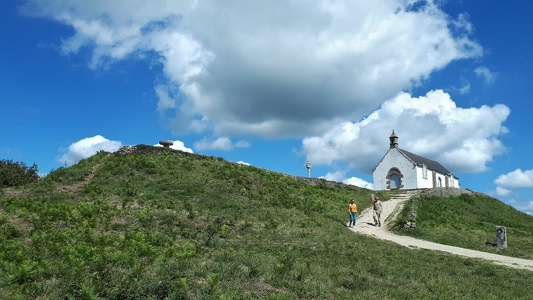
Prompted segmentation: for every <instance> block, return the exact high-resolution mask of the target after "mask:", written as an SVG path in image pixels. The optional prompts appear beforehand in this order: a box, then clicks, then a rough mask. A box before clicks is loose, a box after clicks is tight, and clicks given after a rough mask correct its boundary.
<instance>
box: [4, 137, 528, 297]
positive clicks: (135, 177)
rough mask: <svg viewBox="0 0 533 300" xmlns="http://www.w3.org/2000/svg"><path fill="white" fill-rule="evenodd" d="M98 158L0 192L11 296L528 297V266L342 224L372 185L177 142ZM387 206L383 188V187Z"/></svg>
mask: <svg viewBox="0 0 533 300" xmlns="http://www.w3.org/2000/svg"><path fill="white" fill-rule="evenodd" d="M130 150H132V151H130V152H128V153H125V152H123V153H116V154H109V153H105V152H100V153H98V154H97V155H95V156H93V157H91V158H88V159H85V160H83V161H81V162H80V163H78V164H76V165H74V166H72V167H69V168H61V169H58V170H56V171H54V172H52V173H50V174H49V175H48V176H46V177H45V178H42V179H40V180H39V181H38V182H36V183H32V184H29V185H25V186H23V187H18V188H8V189H5V190H4V193H3V195H2V196H0V213H1V216H0V295H2V296H3V297H4V298H6V299H259V298H260V299H350V298H367V299H378V298H379V299H441V298H446V299H472V298H489V299H492V298H512V299H520V298H523V299H526V298H529V297H530V291H529V285H530V284H531V272H530V271H523V270H515V269H510V268H506V267H501V266H496V265H493V264H490V263H489V262H485V261H481V260H474V259H468V258H461V257H457V256H452V255H447V254H442V253H437V252H432V251H427V250H413V249H407V248H404V247H402V246H398V245H395V244H392V243H389V242H384V241H379V240H376V239H373V238H371V237H367V236H363V235H358V234H355V233H352V232H350V231H349V230H347V229H346V227H345V224H346V222H347V218H348V213H347V205H348V202H349V200H350V199H351V198H355V199H356V200H357V203H358V206H359V209H364V208H366V207H369V206H370V205H371V200H370V197H369V195H370V194H371V193H373V191H370V190H366V189H360V188H356V187H352V186H347V185H340V184H333V183H329V182H326V181H324V180H306V179H302V178H293V177H290V176H285V175H283V174H278V173H274V172H268V171H265V170H262V169H259V168H255V167H250V166H243V165H239V164H235V163H230V162H226V161H224V160H222V159H220V158H213V157H206V156H200V155H194V154H188V153H183V152H179V151H174V150H171V149H164V148H155V147H149V146H138V147H136V148H135V149H130ZM379 196H380V198H381V199H382V200H387V199H388V194H387V193H384V192H382V193H380V194H379Z"/></svg>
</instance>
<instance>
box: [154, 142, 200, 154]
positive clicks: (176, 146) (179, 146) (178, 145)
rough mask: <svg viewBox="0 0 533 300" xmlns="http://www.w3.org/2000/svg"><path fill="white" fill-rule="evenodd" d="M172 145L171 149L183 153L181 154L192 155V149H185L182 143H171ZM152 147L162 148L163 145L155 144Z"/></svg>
mask: <svg viewBox="0 0 533 300" xmlns="http://www.w3.org/2000/svg"><path fill="white" fill-rule="evenodd" d="M172 143H173V144H172V146H170V148H171V149H174V150H180V151H183V152H189V153H193V151H192V149H191V148H187V147H185V144H184V143H183V142H182V141H172ZM154 146H156V147H163V145H161V144H156V145H154Z"/></svg>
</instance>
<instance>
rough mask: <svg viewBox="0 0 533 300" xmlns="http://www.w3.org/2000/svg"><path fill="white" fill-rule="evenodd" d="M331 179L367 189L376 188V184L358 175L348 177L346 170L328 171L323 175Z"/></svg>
mask: <svg viewBox="0 0 533 300" xmlns="http://www.w3.org/2000/svg"><path fill="white" fill-rule="evenodd" d="M322 178H324V179H326V180H329V181H337V182H342V183H345V184H351V185H355V186H358V187H362V188H366V189H371V190H373V189H374V185H373V184H372V183H369V182H366V181H365V180H363V179H361V178H357V177H350V178H346V171H337V172H334V173H331V172H330V173H327V174H326V176H324V177H322Z"/></svg>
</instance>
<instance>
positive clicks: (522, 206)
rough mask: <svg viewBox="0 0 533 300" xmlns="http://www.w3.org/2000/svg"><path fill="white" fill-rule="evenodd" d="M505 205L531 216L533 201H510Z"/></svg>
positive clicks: (532, 213)
mask: <svg viewBox="0 0 533 300" xmlns="http://www.w3.org/2000/svg"><path fill="white" fill-rule="evenodd" d="M507 204H509V205H511V206H512V207H514V208H516V209H517V210H519V211H522V212H524V213H526V214H528V215H533V201H521V200H517V199H511V200H509V201H507Z"/></svg>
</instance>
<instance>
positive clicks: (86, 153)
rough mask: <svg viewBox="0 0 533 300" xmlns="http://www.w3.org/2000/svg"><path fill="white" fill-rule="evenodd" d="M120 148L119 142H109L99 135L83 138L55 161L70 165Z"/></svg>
mask: <svg viewBox="0 0 533 300" xmlns="http://www.w3.org/2000/svg"><path fill="white" fill-rule="evenodd" d="M121 146H122V143H121V142H119V141H111V140H108V139H106V138H104V137H103V136H101V135H96V136H93V137H88V138H84V139H82V140H80V141H78V142H75V143H73V144H72V145H70V146H69V147H68V152H67V153H65V154H63V155H62V156H61V157H60V158H58V159H57V161H58V162H60V163H64V164H67V165H72V164H75V163H77V162H79V161H80V160H82V159H84V158H87V157H90V156H93V155H95V154H96V153H97V152H98V151H101V150H103V151H107V152H115V151H117V150H118V149H119V148H120V147H121Z"/></svg>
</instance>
